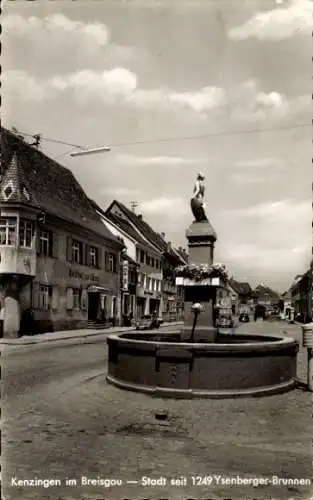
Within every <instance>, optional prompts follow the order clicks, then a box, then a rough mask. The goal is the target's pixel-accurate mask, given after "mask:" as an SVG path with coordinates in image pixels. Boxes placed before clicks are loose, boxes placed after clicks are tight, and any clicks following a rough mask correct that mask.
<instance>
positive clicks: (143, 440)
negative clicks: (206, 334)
mask: <svg viewBox="0 0 313 500" xmlns="http://www.w3.org/2000/svg"><path fill="white" fill-rule="evenodd" d="M240 328H241V329H242V330H247V329H248V330H253V331H255V332H260V331H264V332H266V331H267V332H269V331H271V332H273V333H275V332H278V330H279V328H280V327H279V326H278V325H277V324H273V325H269V324H268V323H264V324H262V323H258V324H254V323H253V324H251V325H248V326H246V325H244V326H241V327H240ZM285 329H286V327H285ZM170 330H171V329H168V331H170ZM287 330H288V333H289V334H291V335H293V336H295V337H296V336H297V335H299V332H300V329H299V328H298V327H295V326H290V327H287ZM105 360H106V347H105V342H104V341H103V337H101V338H99V339H98V341H95V339H93V340H92V342H91V343H89V344H78V345H74V344H72V345H67V346H64V345H62V344H60V343H59V342H55V343H54V342H53V343H49V344H48V345H47V344H46V345H36V346H24V347H22V348H19V349H16V350H15V349H11V350H10V349H8V350H5V351H4V354H3V355H2V367H3V370H2V379H3V392H2V394H3V405H2V407H3V426H2V440H3V447H2V458H3V463H4V466H3V467H2V474H3V492H4V493H3V498H4V500H17V499H25V500H28V499H29V500H45V499H49V500H50V499H51V500H52V499H53V500H58V499H59V500H61V499H62V500H82V499H84V500H87V499H88V500H102V499H110V500H121V499H126V498H128V499H136V500H140V499H144V498H146V499H148V498H151V499H154V500H156V499H161V498H163V499H165V498H168V499H173V500H178V499H179V500H182V499H187V498H190V499H196V500H200V499H209V498H210V499H211V498H212V499H223V498H232V499H237V498H238V499H245V498H255V499H264V498H275V499H276V498H282V499H291V498H294V499H295V498H307V499H308V498H309V497H310V496H311V495H310V494H309V490H310V491H312V489H311V488H309V489H308V488H305V487H301V486H292V485H289V486H288V487H287V486H286V485H280V486H275V485H271V484H268V485H264V484H263V485H262V484H259V485H257V484H255V485H250V486H248V485H246V486H245V485H237V486H227V485H222V484H221V478H220V479H219V484H217V483H218V476H222V477H223V478H224V479H229V478H230V476H233V477H234V478H236V477H237V475H238V476H239V481H240V480H241V481H242V479H243V478H246V479H249V478H250V480H252V479H254V480H256V478H263V482H264V481H265V480H266V478H267V479H268V478H270V477H272V476H274V475H277V476H278V477H279V478H280V479H282V478H285V479H291V478H303V479H308V478H310V477H311V471H312V462H311V456H312V455H311V452H312V446H311V437H312V434H313V433H312V419H311V398H310V395H309V394H308V393H306V392H304V391H302V390H295V391H292V392H290V393H288V394H284V395H281V396H271V397H267V398H259V399H257V398H251V399H240V400H224V401H222V400H212V401H210V400H199V401H184V400H182V401H172V400H158V399H153V398H150V397H148V396H146V395H142V394H135V393H128V392H123V391H120V390H118V389H116V388H115V387H112V386H109V385H107V384H106V382H105V373H106V366H105ZM160 409H165V410H166V411H168V414H169V419H168V421H167V422H165V423H162V422H159V421H157V420H156V419H155V416H154V414H155V412H156V411H157V410H160ZM212 474H216V476H217V477H215V478H213V480H212V479H210V477H211V476H212ZM83 476H86V477H87V478H88V480H89V479H90V480H91V479H94V480H95V481H96V482H97V478H98V477H99V478H101V479H105V478H106V479H110V478H111V479H114V480H117V481H123V484H122V485H120V486H115V487H113V486H112V487H111V488H108V487H107V484H108V483H106V485H101V484H93V485H92V484H85V483H86V481H87V479H86V480H83V481H82V479H81V478H82V477H83ZM143 476H147V477H152V478H154V479H156V478H160V477H163V483H164V478H166V479H167V484H165V485H164V484H163V485H161V484H158V485H155V486H143V485H142V484H126V481H130V480H134V481H135V480H138V481H140V480H141V478H142V477H143ZM181 476H182V477H183V479H182V481H181V484H180V485H177V486H174V485H171V484H169V482H170V479H174V478H177V479H178V481H179V478H180V477H181ZM196 476H202V477H205V476H208V477H209V479H207V481H206V482H207V484H204V483H205V481H200V480H197V479H194V482H195V483H201V484H198V485H193V484H192V482H193V477H196ZM36 478H39V479H57V480H60V481H61V483H62V484H61V486H55V487H53V486H50V487H49V488H40V487H37V486H35V485H34V484H35V479H36ZM67 478H69V479H76V480H77V485H76V486H74V485H73V484H72V485H66V484H65V483H66V479H67ZM185 478H186V480H185ZM21 479H23V480H34V484H33V485H29V486H28V487H24V488H21V487H19V486H18V485H17V484H18V483H17V482H18V480H21ZM211 480H212V484H208V483H209V482H210V481H211ZM84 481H85V482H84ZM185 482H186V483H187V484H185ZM81 483H83V484H81ZM10 484H11V486H10V487H9V485H10Z"/></svg>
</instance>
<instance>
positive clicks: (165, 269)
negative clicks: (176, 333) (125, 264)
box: [106, 200, 186, 321]
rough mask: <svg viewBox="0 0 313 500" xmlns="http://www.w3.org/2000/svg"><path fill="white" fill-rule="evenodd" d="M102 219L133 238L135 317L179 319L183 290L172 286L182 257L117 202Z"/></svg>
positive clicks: (181, 310)
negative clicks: (106, 219) (136, 279)
mask: <svg viewBox="0 0 313 500" xmlns="http://www.w3.org/2000/svg"><path fill="white" fill-rule="evenodd" d="M106 216H107V217H109V218H110V220H113V221H114V222H115V223H116V224H118V225H119V226H120V227H122V228H123V229H125V231H127V232H128V233H129V234H132V235H133V236H134V238H136V239H137V247H136V262H137V263H138V264H139V266H140V267H139V270H138V287H137V298H136V301H137V317H140V316H142V315H143V314H153V313H156V314H157V315H158V316H160V317H162V319H164V320H166V321H171V320H177V319H182V317H183V291H182V289H181V287H177V286H176V284H175V273H174V269H175V267H177V266H178V265H182V264H184V263H186V261H185V260H184V258H183V257H182V255H180V253H179V252H177V251H176V250H175V249H174V248H172V246H171V244H170V243H169V242H166V241H165V239H164V237H163V236H162V235H160V234H159V233H156V232H155V231H154V230H153V229H152V228H151V227H150V226H149V224H147V222H145V221H144V220H143V218H142V216H141V215H137V214H135V213H134V212H132V211H131V210H129V209H128V208H127V207H125V205H123V204H122V203H120V202H119V201H117V200H114V201H113V202H112V203H111V205H110V206H109V207H108V209H107V210H106Z"/></svg>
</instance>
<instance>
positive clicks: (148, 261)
mask: <svg viewBox="0 0 313 500" xmlns="http://www.w3.org/2000/svg"><path fill="white" fill-rule="evenodd" d="M146 264H147V266H149V265H150V256H149V255H148V254H147V255H146Z"/></svg>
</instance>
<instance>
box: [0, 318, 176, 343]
mask: <svg viewBox="0 0 313 500" xmlns="http://www.w3.org/2000/svg"><path fill="white" fill-rule="evenodd" d="M182 324H183V323H182V321H172V322H164V323H162V325H161V326H160V328H165V327H167V326H177V325H182ZM135 330H136V328H135V327H134V326H115V327H112V328H104V329H102V330H100V329H96V330H92V329H88V328H84V329H81V330H64V331H58V332H47V333H40V334H38V335H24V336H22V337H19V338H16V339H0V346H2V345H14V346H15V345H29V344H38V343H45V342H53V341H56V340H60V341H62V340H68V339H77V338H87V337H95V336H96V335H110V334H113V333H124V332H132V331H135Z"/></svg>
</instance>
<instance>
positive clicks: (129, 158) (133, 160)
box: [116, 154, 208, 167]
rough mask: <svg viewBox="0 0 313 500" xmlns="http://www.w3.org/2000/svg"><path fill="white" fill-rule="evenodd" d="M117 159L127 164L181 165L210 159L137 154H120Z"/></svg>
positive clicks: (120, 162)
mask: <svg viewBox="0 0 313 500" xmlns="http://www.w3.org/2000/svg"><path fill="white" fill-rule="evenodd" d="M116 161H117V162H118V163H119V164H123V165H127V166H144V167H145V166H150V165H151V166H165V167H167V166H170V165H171V166H176V165H177V166H179V165H195V164H197V163H204V162H207V161H208V160H206V159H203V158H181V157H180V156H148V157H145V156H136V155H127V154H119V155H117V156H116Z"/></svg>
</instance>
